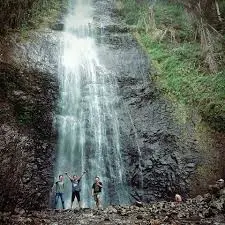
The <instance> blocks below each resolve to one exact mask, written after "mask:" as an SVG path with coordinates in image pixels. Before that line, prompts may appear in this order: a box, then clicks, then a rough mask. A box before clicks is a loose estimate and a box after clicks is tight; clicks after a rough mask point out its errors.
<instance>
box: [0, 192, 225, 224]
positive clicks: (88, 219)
mask: <svg viewBox="0 0 225 225" xmlns="http://www.w3.org/2000/svg"><path fill="white" fill-rule="evenodd" d="M0 224H2V225H3V224H4V225H8V224H10V225H13V224H18V225H25V224H32V225H41V224H43V225H44V224H50V225H67V224H68V225H72V224H73V225H75V224H90V225H91V224H102V225H103V224H105V225H106V224H107V225H111V224H124V225H125V224H140V225H141V224H149V225H163V224H164V225H167V224H168V225H169V224H170V225H182V224H190V225H191V224H193V225H194V224H201V225H209V224H214V225H225V189H223V190H221V191H220V193H219V195H218V196H212V195H210V194H205V195H204V196H200V195H199V196H197V197H196V198H194V199H188V200H187V201H186V202H183V203H180V204H176V203H174V202H163V201H162V202H157V203H152V204H149V205H137V204H136V205H131V206H109V207H107V208H105V209H102V210H94V209H82V210H80V211H78V210H73V211H72V210H64V211H53V210H49V211H30V212H26V211H25V210H16V211H15V212H14V213H9V212H5V213H1V214H0Z"/></svg>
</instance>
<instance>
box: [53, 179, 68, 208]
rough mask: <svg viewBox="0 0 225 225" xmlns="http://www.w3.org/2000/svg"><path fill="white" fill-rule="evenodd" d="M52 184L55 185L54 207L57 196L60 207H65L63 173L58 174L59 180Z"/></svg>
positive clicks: (56, 202)
mask: <svg viewBox="0 0 225 225" xmlns="http://www.w3.org/2000/svg"><path fill="white" fill-rule="evenodd" d="M54 186H55V209H56V207H57V204H58V200H59V198H60V199H61V203H62V208H63V209H65V205H64V181H63V175H59V180H58V181H56V183H55V185H54ZM54 186H53V188H54Z"/></svg>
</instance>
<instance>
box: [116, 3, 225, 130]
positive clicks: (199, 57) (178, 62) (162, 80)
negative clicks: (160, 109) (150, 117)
mask: <svg viewBox="0 0 225 225" xmlns="http://www.w3.org/2000/svg"><path fill="white" fill-rule="evenodd" d="M120 13H121V15H122V16H123V17H124V18H125V21H126V22H127V23H128V24H129V25H136V27H137V29H136V31H137V32H136V33H135V36H136V38H137V40H138V41H139V42H140V43H141V44H142V46H143V47H144V48H145V49H146V51H147V53H148V54H149V57H150V58H151V61H152V62H153V65H154V67H155V68H156V69H157V71H158V72H157V74H155V75H154V76H155V77H154V78H155V81H156V83H157V84H158V86H159V87H160V89H161V90H162V91H163V92H164V93H165V95H166V96H168V97H169V98H170V99H173V100H174V99H175V101H177V102H178V103H179V104H181V105H186V107H187V108H193V107H194V108H195V109H196V110H197V111H198V112H199V114H200V115H201V116H202V117H203V119H204V120H205V121H207V122H208V123H209V124H210V125H211V126H213V127H214V128H216V129H218V130H225V125H224V123H223V121H225V104H224V99H225V68H224V65H223V66H222V67H220V70H219V71H218V72H217V73H214V74H212V73H210V72H209V69H208V67H207V65H206V64H205V60H204V57H203V53H202V48H201V44H200V42H199V41H198V40H196V39H195V27H194V25H193V23H192V21H191V19H190V17H188V15H187V14H186V13H185V12H184V9H183V7H182V6H181V5H178V4H171V3H170V4H169V3H166V2H165V1H164V2H160V1H158V3H156V4H155V5H154V18H151V15H150V13H149V6H147V5H146V3H142V4H139V5H138V6H137V2H136V1H135V0H128V1H126V2H125V1H124V2H123V7H121V9H120ZM132 15H133V16H132ZM149 18H150V19H149ZM151 20H152V21H153V20H154V23H155V28H154V29H150V30H149V31H148V32H146V31H143V30H146V29H140V26H139V25H140V21H145V24H142V26H146V21H148V24H150V23H151V22H152V21H151ZM142 28H143V27H142Z"/></svg>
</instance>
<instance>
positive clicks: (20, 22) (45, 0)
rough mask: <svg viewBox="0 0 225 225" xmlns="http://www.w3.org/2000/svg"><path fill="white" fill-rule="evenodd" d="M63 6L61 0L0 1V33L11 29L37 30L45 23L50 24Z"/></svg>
mask: <svg viewBox="0 0 225 225" xmlns="http://www.w3.org/2000/svg"><path fill="white" fill-rule="evenodd" d="M63 4H66V3H65V2H64V3H63V1H62V0H24V1H20V0H15V1H12V0H4V1H0V8H1V12H0V33H6V32H8V31H10V30H11V29H27V28H29V29H30V28H37V27H38V26H39V25H40V24H42V23H43V22H46V21H47V23H51V22H53V21H54V20H55V18H56V17H57V15H58V13H59V11H60V8H61V7H62V6H63ZM46 18H47V20H46Z"/></svg>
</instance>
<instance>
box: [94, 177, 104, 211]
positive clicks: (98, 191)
mask: <svg viewBox="0 0 225 225" xmlns="http://www.w3.org/2000/svg"><path fill="white" fill-rule="evenodd" d="M101 191H102V182H100V178H99V177H95V183H94V184H93V185H92V196H93V197H94V200H95V203H96V206H97V208H98V209H99V207H100V204H101V200H100V194H101Z"/></svg>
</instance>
